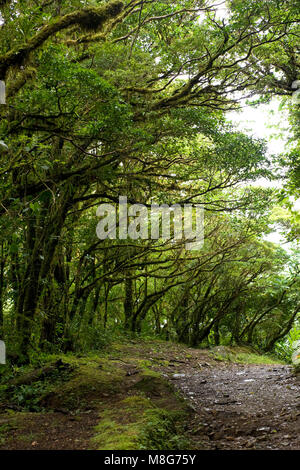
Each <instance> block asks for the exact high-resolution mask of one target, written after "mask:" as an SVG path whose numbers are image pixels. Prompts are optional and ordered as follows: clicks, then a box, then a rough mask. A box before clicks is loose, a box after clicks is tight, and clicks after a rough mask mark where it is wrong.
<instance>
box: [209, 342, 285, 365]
mask: <svg viewBox="0 0 300 470" xmlns="http://www.w3.org/2000/svg"><path fill="white" fill-rule="evenodd" d="M210 355H211V357H212V358H213V359H214V360H216V361H228V362H235V363H238V364H266V365H268V364H270V365H272V364H274V365H275V364H285V362H284V361H281V360H280V359H278V358H275V357H273V356H269V355H267V354H259V353H257V352H254V351H253V350H252V349H251V348H247V347H229V346H217V347H215V348H213V350H212V352H211V353H210Z"/></svg>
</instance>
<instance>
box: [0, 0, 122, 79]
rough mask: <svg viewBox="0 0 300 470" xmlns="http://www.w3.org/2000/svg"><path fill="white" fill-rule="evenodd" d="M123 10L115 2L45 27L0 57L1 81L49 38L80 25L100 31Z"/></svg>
mask: <svg viewBox="0 0 300 470" xmlns="http://www.w3.org/2000/svg"><path fill="white" fill-rule="evenodd" d="M122 9H123V3H122V2H121V1H119V0H113V1H111V2H109V3H107V4H106V5H104V6H101V7H98V8H83V9H82V10H77V11H75V12H73V13H69V14H67V15H64V16H62V17H60V18H59V19H57V20H56V21H55V22H53V23H52V24H48V25H45V26H44V27H43V28H42V29H41V30H40V31H39V32H38V33H37V34H35V35H34V36H33V37H32V38H31V39H30V40H29V41H27V42H26V43H24V44H22V45H20V46H19V47H18V48H16V49H13V50H11V51H9V52H7V53H6V54H4V55H2V56H0V79H4V78H5V76H6V73H7V71H8V70H9V68H10V67H12V66H15V65H19V64H21V63H23V61H24V60H25V59H26V58H27V57H28V55H29V54H30V53H31V52H32V51H34V50H35V49H37V48H38V47H40V46H41V45H42V44H43V43H44V42H45V41H46V40H47V39H48V38H49V37H51V36H53V35H54V34H56V33H58V32H59V31H62V30H63V29H66V28H68V27H70V26H72V25H79V26H81V27H82V28H84V29H86V30H99V29H101V28H102V27H103V25H104V24H105V23H106V22H107V21H109V20H110V19H111V18H114V17H116V16H117V15H118V14H119V13H120V12H121V11H122Z"/></svg>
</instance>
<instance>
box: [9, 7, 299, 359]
mask: <svg viewBox="0 0 300 470" xmlns="http://www.w3.org/2000/svg"><path fill="white" fill-rule="evenodd" d="M297 3H298V2H297V1H296V0H295V1H293V0H289V1H287V0H286V1H281V2H278V1H276V0H271V1H270V0H268V1H266V0H262V1H253V0H242V1H240V0H232V1H229V2H227V4H226V5H227V9H228V10H227V15H226V17H225V18H224V19H222V18H221V17H220V5H219V6H217V5H214V3H213V2H211V1H206V0H203V1H202V0H177V1H172V2H170V1H168V0H162V1H161V0H144V1H143V0H123V1H119V0H111V1H108V2H103V1H97V0H93V1H92V0H91V1H87V0H86V1H79V0H69V1H65V0H55V1H52V2H47V1H44V2H40V1H34V0H26V1H23V0H17V1H9V0H8V1H2V2H1V3H0V9H1V16H2V20H3V21H2V25H1V26H0V80H3V81H5V84H6V104H2V105H0V113H1V122H0V139H1V147H0V152H1V172H0V179H1V204H0V227H1V231H0V250H1V253H0V254H1V265H0V331H1V336H3V337H4V339H5V340H6V342H7V345H8V351H9V355H10V357H11V358H12V360H15V361H16V360H17V361H21V362H24V361H28V360H29V358H30V356H32V355H33V354H38V353H39V351H40V350H44V351H48V350H51V351H53V350H64V351H68V350H85V349H89V348H97V347H101V345H103V344H104V343H105V341H106V338H107V337H108V336H109V335H110V334H111V332H113V331H114V330H115V329H116V328H117V329H126V330H129V331H131V332H135V333H145V334H151V335H152V334H157V335H161V336H162V337H165V338H170V339H174V340H178V341H182V342H186V343H188V344H192V345H195V346H196V345H200V344H203V343H205V342H206V343H210V344H213V343H215V344H219V343H220V342H223V343H227V344H229V343H231V344H234V343H237V344H241V343H248V344H252V345H255V346H257V347H260V348H262V349H265V350H267V351H269V350H272V349H273V348H274V346H275V344H276V342H278V341H279V340H282V339H283V338H285V336H286V335H287V334H288V333H289V331H290V330H291V328H292V327H293V326H294V322H295V320H296V319H297V315H298V311H299V310H300V296H299V258H298V256H297V252H294V253H292V254H290V252H287V251H286V250H284V249H282V248H280V247H278V246H277V245H274V244H272V243H270V242H266V241H265V240H264V234H266V233H268V232H269V231H271V230H272V224H273V223H274V214H276V210H277V213H278V210H279V209H278V205H279V204H281V205H282V206H283V207H284V209H282V210H286V211H288V216H287V219H288V222H287V220H285V221H282V218H281V219H280V217H277V219H278V220H277V222H278V223H281V226H282V224H283V226H285V228H286V225H288V229H287V230H286V231H287V232H289V236H290V239H294V238H297V233H298V232H297V221H295V220H294V219H295V214H293V211H290V209H289V208H288V207H287V205H286V201H287V197H288V194H291V193H292V192H293V194H294V195H296V196H297V195H298V192H299V187H300V186H299V174H298V173H299V169H298V166H299V144H295V141H297V138H298V137H299V128H297V123H298V121H297V119H298V118H299V105H298V104H297V103H296V104H295V103H294V104H293V103H292V102H291V96H292V94H293V92H294V89H293V86H292V84H293V82H294V81H295V80H297V79H298V78H299V76H298V73H299V72H298V69H299V46H297V44H299V12H298V8H297V7H298V6H299V5H298V4H297ZM223 6H224V5H223ZM276 95H278V96H282V99H284V100H285V103H286V106H287V107H288V108H289V110H290V116H291V126H292V129H293V133H294V136H295V137H294V145H293V146H292V148H291V150H290V151H289V152H288V155H281V156H280V158H279V159H278V162H277V163H274V162H275V160H272V159H271V157H270V156H269V155H268V154H267V151H266V143H265V142H263V141H262V140H260V139H255V138H253V137H251V136H249V135H246V134H243V133H241V132H240V131H238V130H237V129H236V128H235V127H234V126H233V125H232V124H231V123H230V122H229V121H228V120H227V119H226V111H228V110H232V109H237V108H238V107H239V103H240V100H241V99H242V98H246V97H247V98H249V97H254V98H255V99H256V100H258V101H268V100H270V99H271V98H272V97H273V96H276ZM297 142H298V141H297ZM277 164H278V166H277ZM274 166H277V168H276V170H277V171H278V169H279V167H280V168H281V169H282V173H284V175H285V177H286V178H288V183H287V185H286V186H285V191H284V194H283V192H280V194H276V192H275V191H273V190H272V189H266V188H260V187H258V186H254V185H251V183H252V182H254V181H256V180H257V179H258V178H261V177H265V178H269V179H272V178H273V177H274ZM287 192H288V194H287ZM119 195H126V196H127V198H128V201H129V202H131V203H134V202H139V203H143V204H146V205H149V204H151V203H158V204H163V203H165V204H170V205H172V204H174V203H180V204H183V203H198V204H201V205H203V207H204V209H205V243H204V246H203V248H202V249H201V250H198V251H187V250H185V249H184V243H183V242H184V241H182V240H179V241H177V242H176V243H173V242H172V240H169V241H168V240H167V241H166V240H162V239H158V240H145V239H138V240H130V239H122V240H111V239H106V240H99V239H98V238H97V236H96V225H97V223H98V218H97V217H96V208H97V207H98V206H99V204H100V203H103V202H109V203H111V204H115V205H116V204H117V203H118V199H119ZM276 208H277V209H276ZM275 218H276V217H275ZM279 219H280V220H279Z"/></svg>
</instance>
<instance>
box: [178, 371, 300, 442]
mask: <svg viewBox="0 0 300 470" xmlns="http://www.w3.org/2000/svg"><path fill="white" fill-rule="evenodd" d="M182 374H184V376H181V374H178V375H179V377H178V376H177V374H175V376H173V377H172V381H173V382H174V384H175V385H176V387H177V388H178V389H179V390H180V391H181V392H182V393H183V395H184V396H185V397H186V398H188V399H189V400H190V402H191V404H192V406H193V408H194V409H195V411H196V418H195V422H193V423H191V426H192V427H193V429H194V431H193V432H194V435H195V442H197V443H199V441H200V443H202V444H203V448H206V449H287V450H291V449H293V450H295V449H298V450H299V449H300V432H299V431H300V381H299V378H296V377H295V376H294V375H293V374H292V370H291V368H290V367H288V366H284V365H275V366H274V365H252V364H250V365H240V364H229V363H226V364H225V363H222V364H218V365H214V366H213V367H209V365H208V364H207V367H206V368H203V369H202V370H201V372H196V371H195V369H194V368H186V369H185V370H183V371H182ZM197 423H199V427H198V429H197Z"/></svg>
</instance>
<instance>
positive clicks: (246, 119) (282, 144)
mask: <svg viewBox="0 0 300 470" xmlns="http://www.w3.org/2000/svg"><path fill="white" fill-rule="evenodd" d="M279 105H280V101H279V100H278V99H275V98H274V99H273V100H272V101H271V103H270V104H264V105H260V106H258V107H257V108H252V107H250V106H245V107H244V108H243V109H242V111H239V112H236V111H233V112H229V113H227V116H228V118H229V119H230V120H231V121H232V122H233V123H235V124H237V125H238V128H239V129H240V130H242V131H243V132H246V133H248V134H250V135H252V136H254V137H259V138H264V139H266V140H267V146H268V154H269V155H274V154H279V153H282V152H284V149H285V148H286V147H287V145H288V144H287V140H288V137H289V133H288V120H287V112H286V111H284V110H280V109H279ZM274 125H275V126H276V125H279V126H280V127H279V129H280V130H278V129H276V128H274V127H273V126H274ZM256 184H259V185H261V186H264V187H277V188H278V187H281V186H282V184H281V182H269V181H267V180H265V179H263V178H261V179H260V180H259V181H258V182H257V183H256ZM294 208H295V209H296V210H299V209H300V199H298V200H297V201H296V202H295V204H294ZM265 239H266V240H268V241H272V242H274V243H278V244H280V245H283V244H285V243H286V242H285V240H284V239H283V238H282V237H281V236H280V234H279V233H278V232H273V233H270V234H269V235H266V236H265ZM283 246H284V245H283Z"/></svg>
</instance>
